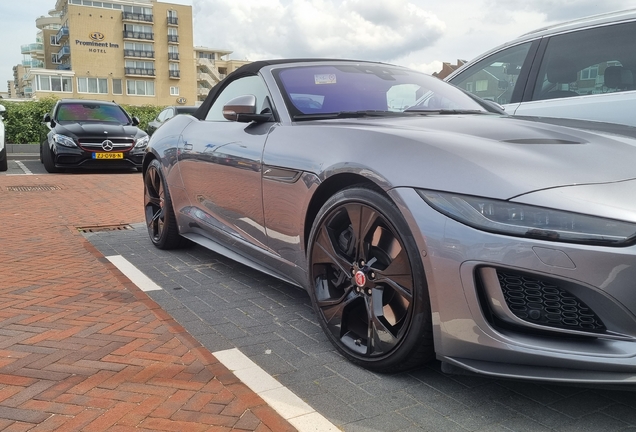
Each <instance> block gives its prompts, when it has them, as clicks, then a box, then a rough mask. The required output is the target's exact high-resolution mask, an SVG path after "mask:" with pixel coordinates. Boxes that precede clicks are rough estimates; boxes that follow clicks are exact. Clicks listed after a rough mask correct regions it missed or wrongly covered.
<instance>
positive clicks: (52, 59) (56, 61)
mask: <svg viewBox="0 0 636 432" xmlns="http://www.w3.org/2000/svg"><path fill="white" fill-rule="evenodd" d="M51 63H53V64H61V63H62V62H61V61H60V60H59V59H58V58H57V54H55V53H53V54H51Z"/></svg>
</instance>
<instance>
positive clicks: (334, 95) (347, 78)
mask: <svg viewBox="0 0 636 432" xmlns="http://www.w3.org/2000/svg"><path fill="white" fill-rule="evenodd" d="M275 75H276V76H277V80H278V83H279V85H280V87H281V90H282V93H283V96H284V97H285V99H286V102H287V105H288V109H289V111H290V113H291V114H292V115H303V114H330V113H339V112H351V111H356V112H357V111H385V112H386V111H392V112H402V111H405V110H406V109H417V110H440V109H460V110H482V111H484V110H485V109H484V107H482V106H481V105H479V104H478V103H477V102H476V101H474V100H473V99H472V98H471V97H469V96H468V95H466V94H465V93H464V92H462V91H460V90H458V89H456V88H455V87H453V86H450V85H448V84H446V83H445V82H443V81H440V80H439V79H437V78H433V77H431V76H429V75H425V74H422V73H419V72H415V71H412V70H406V69H402V68H396V67H391V66H385V65H365V64H362V65H357V64H352V65H340V66H303V67H294V68H285V69H279V70H277V71H275Z"/></svg>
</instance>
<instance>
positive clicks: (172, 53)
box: [168, 45, 179, 60]
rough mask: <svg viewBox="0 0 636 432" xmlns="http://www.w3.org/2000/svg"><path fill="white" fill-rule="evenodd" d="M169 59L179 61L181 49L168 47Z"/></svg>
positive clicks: (172, 46) (173, 46)
mask: <svg viewBox="0 0 636 432" xmlns="http://www.w3.org/2000/svg"><path fill="white" fill-rule="evenodd" d="M168 59H169V60H179V47H178V46H176V45H168Z"/></svg>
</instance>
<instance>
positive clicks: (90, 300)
mask: <svg viewBox="0 0 636 432" xmlns="http://www.w3.org/2000/svg"><path fill="white" fill-rule="evenodd" d="M9 162H10V171H13V172H14V171H16V167H15V163H16V161H13V160H11V161H9ZM37 163H39V162H37ZM141 191H142V178H141V176H140V175H139V174H138V173H136V172H133V173H118V174H65V175H42V176H40V175H6V174H4V175H1V176H0V203H1V205H0V226H1V228H0V299H1V302H0V430H6V431H26V430H78V431H79V430H81V431H104V430H112V431H124V430H141V431H144V430H145V431H168V430H169V431H175V430H178V431H204V430H215V431H216V430H218V431H223V430H249V431H278V430H294V429H293V428H292V427H291V426H290V425H289V424H288V423H287V422H286V421H285V420H283V418H282V417H281V416H279V415H278V414H277V413H276V412H274V410H273V409H272V408H270V407H269V406H268V405H267V404H265V402H264V401H263V400H262V399H261V398H260V397H258V396H257V395H256V394H254V393H253V392H252V391H250V390H249V389H248V388H247V387H246V386H245V385H244V384H242V383H241V382H240V381H239V380H238V379H237V377H236V376H235V375H234V374H232V373H230V371H229V370H228V369H227V368H226V367H224V366H223V365H222V364H221V363H219V361H218V360H217V359H216V358H215V357H214V356H212V355H211V354H210V352H209V350H207V349H205V348H204V347H202V346H201V344H200V343H199V342H197V341H196V340H195V339H194V338H192V336H191V335H190V334H188V333H187V332H186V331H185V330H184V329H183V327H181V326H180V325H178V324H177V323H176V322H175V321H174V320H173V319H172V318H171V317H170V315H168V314H166V313H165V311H164V310H162V309H161V308H160V307H159V306H158V305H157V304H156V303H155V302H154V301H153V300H152V299H150V298H149V297H148V296H147V295H146V294H145V293H143V292H142V291H140V290H139V289H137V288H136V287H135V286H134V285H133V284H132V283H131V282H130V281H129V280H128V278H126V277H125V276H124V275H123V274H121V273H120V272H119V271H118V270H117V269H116V268H115V267H114V266H113V265H112V264H111V263H110V262H109V261H108V260H107V259H105V258H104V256H103V255H102V254H101V253H99V252H98V251H97V250H96V249H95V248H94V247H93V246H92V245H91V244H90V243H89V242H88V241H86V240H85V238H84V237H83V236H82V235H81V233H80V230H79V229H78V228H82V227H95V226H96V225H114V226H120V225H121V224H126V223H129V222H138V221H140V220H142V219H143V214H142V211H141V206H140V205H139V203H140V202H141V196H142V192H141Z"/></svg>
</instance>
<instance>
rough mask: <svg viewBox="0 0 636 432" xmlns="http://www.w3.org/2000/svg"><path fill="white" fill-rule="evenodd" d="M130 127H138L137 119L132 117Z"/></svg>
mask: <svg viewBox="0 0 636 432" xmlns="http://www.w3.org/2000/svg"><path fill="white" fill-rule="evenodd" d="M132 125H133V126H138V125H139V118H138V117H133V118H132Z"/></svg>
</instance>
